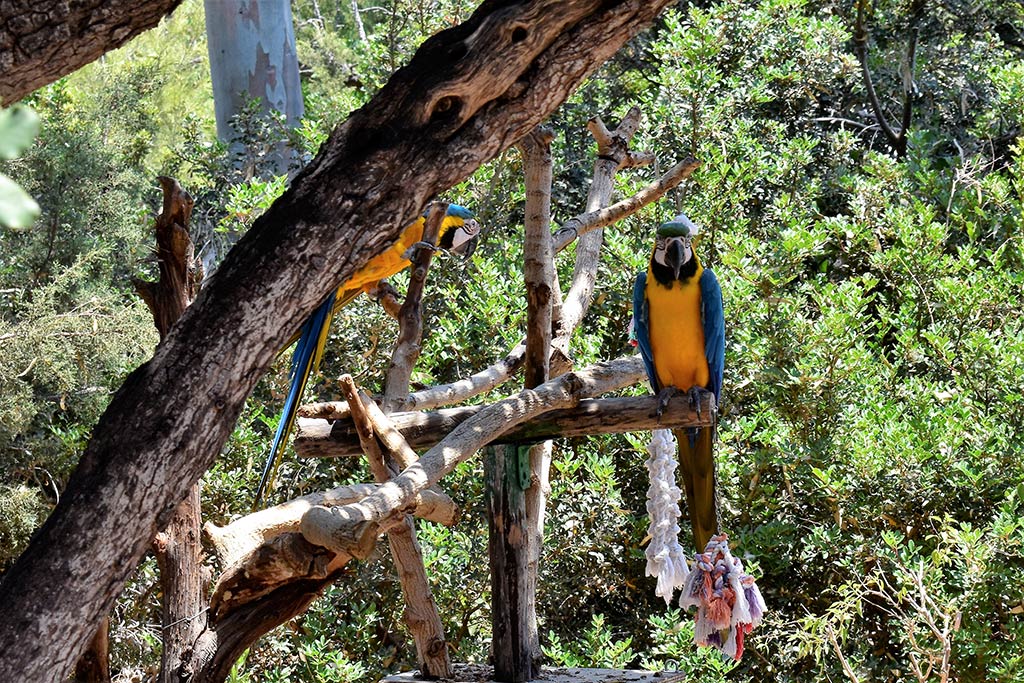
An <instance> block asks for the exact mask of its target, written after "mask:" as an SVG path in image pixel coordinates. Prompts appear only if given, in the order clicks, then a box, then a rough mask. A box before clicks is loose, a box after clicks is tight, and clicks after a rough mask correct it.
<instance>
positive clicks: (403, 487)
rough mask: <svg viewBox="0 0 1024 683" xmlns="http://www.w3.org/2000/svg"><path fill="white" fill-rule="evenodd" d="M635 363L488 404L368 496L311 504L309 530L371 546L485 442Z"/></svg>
mask: <svg viewBox="0 0 1024 683" xmlns="http://www.w3.org/2000/svg"><path fill="white" fill-rule="evenodd" d="M630 367H635V359H634V358H622V359H618V360H614V361H609V362H605V363H598V364H596V365H592V366H590V367H587V368H585V369H583V370H579V371H575V372H569V373H566V374H564V375H562V376H560V377H558V378H556V379H553V380H550V381H548V382H545V383H544V384H542V385H540V386H538V387H536V388H534V389H525V390H523V391H521V392H520V393H518V394H516V395H514V396H510V397H508V398H506V399H504V400H502V401H498V402H497V403H493V404H491V405H489V406H487V407H486V408H484V409H483V410H481V411H480V412H479V413H477V414H476V415H474V416H473V417H471V418H469V419H467V420H466V421H465V422H463V423H461V424H459V425H458V426H457V427H456V428H455V429H454V430H452V432H451V433H450V434H448V436H446V437H445V438H444V439H443V440H442V441H441V442H440V443H438V444H437V445H436V446H434V447H433V448H431V449H430V450H429V451H427V452H426V453H425V454H424V455H423V456H422V457H421V458H420V459H419V460H418V461H417V462H416V463H415V464H414V465H412V466H411V467H408V468H406V469H405V470H404V471H403V472H402V473H401V474H400V475H398V476H397V477H395V478H394V479H392V480H391V481H389V482H387V483H385V484H382V485H381V486H380V488H378V489H377V491H375V492H374V493H373V494H371V495H369V496H367V497H366V498H364V499H363V500H362V501H360V502H358V503H353V504H350V505H345V506H342V507H335V508H330V509H328V508H325V507H314V508H312V509H310V510H309V511H308V512H306V514H305V515H303V518H302V524H301V529H302V533H303V535H304V536H306V538H308V539H310V540H311V541H312V542H314V543H316V544H317V545H322V546H325V547H328V548H339V549H349V548H353V549H356V552H359V549H360V548H363V547H365V545H363V543H362V542H363V541H364V539H366V538H371V539H372V538H375V537H376V535H377V534H378V533H379V532H380V531H381V530H382V529H386V528H387V527H388V526H390V525H392V524H394V523H395V522H396V521H397V519H396V515H398V514H400V511H401V510H404V509H405V508H406V507H407V506H409V505H411V504H412V503H413V501H414V500H415V498H416V496H417V494H419V493H420V492H421V491H423V490H424V489H426V488H428V487H430V486H432V485H434V484H436V483H437V482H438V481H440V479H441V478H442V477H443V476H444V475H446V474H448V473H449V472H451V471H452V470H453V469H455V467H456V466H457V465H458V464H459V463H461V462H463V461H465V460H467V459H469V458H470V457H471V456H472V455H473V454H474V453H475V452H476V451H477V450H479V449H480V448H481V447H482V446H484V445H485V444H487V443H490V442H491V441H493V440H494V439H496V438H497V437H499V436H501V435H502V434H504V433H505V432H507V431H509V430H510V429H512V428H514V427H516V426H517V425H519V424H520V423H522V422H525V421H526V420H529V419H531V418H533V417H535V416H537V415H539V414H541V413H545V412H547V411H549V410H555V409H559V408H569V407H572V406H574V405H576V404H577V403H579V401H580V400H581V399H582V398H584V397H588V396H594V395H597V394H601V393H604V392H606V391H611V390H612V388H613V387H615V386H618V382H619V381H620V380H621V377H622V375H623V373H624V372H628V371H629V368H630Z"/></svg>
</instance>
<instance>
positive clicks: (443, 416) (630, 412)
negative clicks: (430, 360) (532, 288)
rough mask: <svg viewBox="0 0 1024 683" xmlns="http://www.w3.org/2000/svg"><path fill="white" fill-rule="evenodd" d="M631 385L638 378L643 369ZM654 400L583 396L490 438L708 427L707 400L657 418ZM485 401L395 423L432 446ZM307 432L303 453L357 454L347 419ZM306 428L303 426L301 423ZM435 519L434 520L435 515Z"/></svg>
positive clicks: (415, 443)
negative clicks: (571, 404) (570, 405)
mask: <svg viewBox="0 0 1024 683" xmlns="http://www.w3.org/2000/svg"><path fill="white" fill-rule="evenodd" d="M635 376H636V378H637V379H636V380H635V381H634V382H632V384H636V382H639V381H641V379H642V378H643V377H644V374H643V370H642V369H641V371H640V372H639V373H637V374H636V375H635ZM657 405H658V404H657V401H656V400H655V397H653V396H634V397H626V398H588V399H583V400H582V401H580V402H579V405H577V406H575V407H573V408H567V409H565V410H552V411H550V412H547V413H544V414H543V415H540V416H539V417H536V418H534V419H532V420H529V421H528V422H524V423H522V424H521V425H519V426H518V427H515V428H513V429H510V430H509V431H507V432H505V433H504V434H502V435H501V436H499V437H496V438H495V439H494V440H493V441H492V442H491V443H493V444H504V443H536V442H538V441H544V440H547V439H558V438H566V439H568V438H575V437H582V436H588V435H593V434H619V433H622V432H639V431H650V430H652V429H679V428H682V427H708V426H711V421H710V418H709V415H710V412H709V411H710V410H711V409H712V406H711V403H710V401H708V402H706V403H702V404H701V411H702V412H701V416H700V418H698V417H697V414H696V411H693V410H690V408H689V404H688V403H687V402H686V401H685V400H680V399H676V400H673V401H672V402H671V403H669V405H668V407H667V408H666V409H665V411H664V412H663V413H662V415H661V418H660V419H659V418H658V416H657V415H656V414H655V409H656V408H657ZM486 407H487V406H483V405H476V406H460V407H457V408H444V409H441V410H438V411H434V412H411V413H393V414H392V415H391V418H392V420H394V423H395V426H396V427H397V428H398V429H399V430H400V431H401V432H402V435H403V436H404V437H405V438H406V440H407V441H408V443H409V445H411V446H412V447H414V448H418V449H421V450H422V449H429V448H433V447H434V446H436V445H437V444H438V443H439V442H440V441H441V439H443V438H444V437H445V435H447V434H448V433H449V432H451V431H452V430H453V429H455V427H456V426H458V425H459V424H461V423H462V422H465V421H466V420H468V419H469V418H471V417H473V416H474V415H476V414H477V413H479V412H480V411H481V410H483V409H484V408H486ZM308 428H309V429H311V431H312V432H313V433H312V435H308V433H303V434H300V435H299V438H298V439H296V450H297V452H298V454H299V456H300V457H303V458H337V457H353V456H359V455H362V450H361V449H360V447H359V441H358V439H357V438H356V436H355V432H354V430H353V427H352V422H351V420H343V421H338V422H336V423H334V426H333V427H332V426H331V425H329V424H327V423H326V422H321V423H319V424H317V425H316V426H315V427H313V426H312V425H309V426H308ZM304 429H305V428H304ZM435 521H436V520H435Z"/></svg>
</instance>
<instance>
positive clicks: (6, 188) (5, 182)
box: [0, 174, 39, 230]
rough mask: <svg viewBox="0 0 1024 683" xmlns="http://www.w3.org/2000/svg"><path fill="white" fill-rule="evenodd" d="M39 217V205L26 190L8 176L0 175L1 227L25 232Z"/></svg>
mask: <svg viewBox="0 0 1024 683" xmlns="http://www.w3.org/2000/svg"><path fill="white" fill-rule="evenodd" d="M38 216H39V205H38V204H36V200H34V199H32V197H30V196H29V194H28V193H27V192H25V190H23V189H21V186H19V185H18V184H17V183H16V182H14V181H13V180H11V179H10V178H8V177H7V176H5V175H3V174H0V225H5V226H7V227H8V228H11V229H13V230H23V229H25V228H27V227H29V226H31V225H32V223H33V222H34V221H35V220H36V217H38Z"/></svg>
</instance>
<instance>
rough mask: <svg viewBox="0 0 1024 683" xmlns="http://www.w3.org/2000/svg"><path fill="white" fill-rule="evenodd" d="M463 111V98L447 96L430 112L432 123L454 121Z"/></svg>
mask: <svg viewBox="0 0 1024 683" xmlns="http://www.w3.org/2000/svg"><path fill="white" fill-rule="evenodd" d="M461 111H462V98H460V97H456V96H455V95H446V96H445V97H442V98H441V99H439V100H438V101H437V103H436V104H434V109H433V110H432V111H431V112H430V120H431V121H442V120H445V119H454V118H457V117H458V116H459V113H460V112H461Z"/></svg>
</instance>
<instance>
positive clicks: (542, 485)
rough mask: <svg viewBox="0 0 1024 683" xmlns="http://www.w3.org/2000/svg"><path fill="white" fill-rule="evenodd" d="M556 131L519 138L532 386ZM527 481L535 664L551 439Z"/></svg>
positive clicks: (528, 379)
mask: <svg viewBox="0 0 1024 683" xmlns="http://www.w3.org/2000/svg"><path fill="white" fill-rule="evenodd" d="M554 137H555V134H554V131H553V130H551V128H549V127H547V126H537V127H536V128H535V129H534V130H533V131H532V132H531V133H530V134H529V135H527V136H526V137H525V138H523V140H522V141H521V142H520V143H519V149H520V151H521V152H522V155H523V172H524V175H525V177H526V215H525V220H524V222H523V281H524V284H525V285H526V367H525V368H524V370H523V386H524V388H526V389H532V388H534V387H536V386H538V385H540V384H543V383H544V382H546V381H548V378H549V376H550V358H551V337H552V333H553V327H552V322H553V318H554V310H555V307H556V306H558V307H561V305H562V301H561V295H560V293H559V291H558V285H557V280H556V274H555V258H554V247H553V245H552V241H551V179H552V175H553V174H552V161H551V142H552V140H554ZM529 468H530V469H529V475H530V480H529V486H528V488H527V490H526V494H525V495H526V526H527V562H526V593H527V594H526V615H525V617H524V619H525V622H526V624H527V627H528V629H529V630H528V632H527V633H526V637H527V638H529V642H530V650H531V654H532V657H533V661H534V665H535V668H536V667H539V662H540V658H541V650H540V632H539V630H538V628H537V575H538V573H539V571H540V556H541V551H542V550H543V546H544V516H545V515H544V511H545V510H544V508H545V506H546V504H547V496H548V493H549V489H550V484H549V483H548V473H549V471H550V469H551V442H550V441H545V442H543V443H539V444H536V445H534V446H532V447H531V448H530V449H529Z"/></svg>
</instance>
